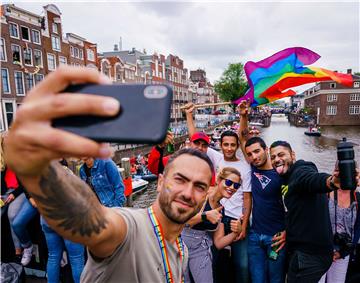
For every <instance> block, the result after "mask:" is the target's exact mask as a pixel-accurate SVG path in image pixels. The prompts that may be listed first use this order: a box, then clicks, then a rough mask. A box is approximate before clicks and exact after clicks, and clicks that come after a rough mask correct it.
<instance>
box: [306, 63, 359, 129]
mask: <svg viewBox="0 0 360 283" xmlns="http://www.w3.org/2000/svg"><path fill="white" fill-rule="evenodd" d="M347 73H348V74H351V69H349V70H348V71H347ZM353 79H354V83H353V86H352V87H350V88H349V87H345V86H343V85H341V84H338V83H336V82H334V81H324V82H319V83H317V84H316V85H315V86H314V87H312V88H310V89H308V90H306V91H305V92H304V93H303V94H304V105H305V107H308V108H310V109H312V111H313V113H314V114H316V115H317V124H319V125H324V126H325V125H326V126H355V125H356V126H360V77H359V76H355V75H353Z"/></svg>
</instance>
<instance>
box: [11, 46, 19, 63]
mask: <svg viewBox="0 0 360 283" xmlns="http://www.w3.org/2000/svg"><path fill="white" fill-rule="evenodd" d="M11 52H12V57H13V63H16V62H18V63H21V52H20V46H19V45H15V44H11Z"/></svg>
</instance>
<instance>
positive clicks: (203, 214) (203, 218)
mask: <svg viewBox="0 0 360 283" xmlns="http://www.w3.org/2000/svg"><path fill="white" fill-rule="evenodd" d="M206 220H207V218H206V212H203V213H201V221H203V222H204V221H206Z"/></svg>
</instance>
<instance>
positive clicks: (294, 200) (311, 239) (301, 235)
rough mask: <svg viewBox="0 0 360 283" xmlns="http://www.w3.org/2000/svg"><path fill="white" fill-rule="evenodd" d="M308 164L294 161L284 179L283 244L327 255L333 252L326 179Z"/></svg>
mask: <svg viewBox="0 0 360 283" xmlns="http://www.w3.org/2000/svg"><path fill="white" fill-rule="evenodd" d="M329 176H330V175H329V174H325V173H319V172H318V170H317V167H316V165H315V164H314V163H312V162H307V161H304V160H298V161H296V162H295V163H294V164H293V165H292V167H291V168H290V170H289V171H288V173H287V174H286V175H285V176H284V185H283V186H282V195H283V199H284V205H285V209H286V210H287V213H286V241H287V244H288V247H289V248H290V250H293V249H297V250H300V251H303V252H306V253H311V254H325V253H326V254H328V253H332V250H333V234H332V231H331V224H330V215H329V208H328V198H327V195H326V193H327V192H329V189H328V188H327V186H326V179H327V178H328V177H329Z"/></svg>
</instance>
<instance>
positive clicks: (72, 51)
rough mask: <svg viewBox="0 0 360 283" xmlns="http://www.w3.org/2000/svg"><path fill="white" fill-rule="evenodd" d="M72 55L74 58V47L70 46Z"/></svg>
mask: <svg viewBox="0 0 360 283" xmlns="http://www.w3.org/2000/svg"><path fill="white" fill-rule="evenodd" d="M70 55H71V56H72V57H74V47H72V46H70Z"/></svg>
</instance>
